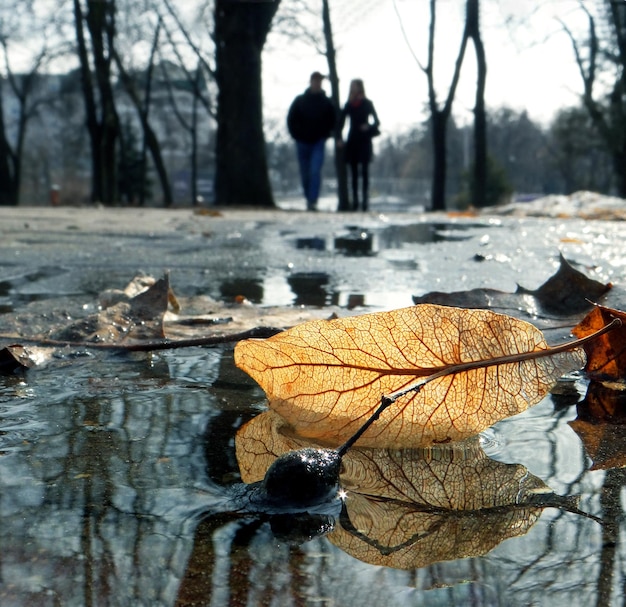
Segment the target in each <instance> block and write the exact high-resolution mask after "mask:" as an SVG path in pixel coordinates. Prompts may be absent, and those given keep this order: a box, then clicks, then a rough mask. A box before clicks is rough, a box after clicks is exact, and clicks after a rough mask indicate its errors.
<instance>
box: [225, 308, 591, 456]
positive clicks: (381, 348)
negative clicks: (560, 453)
mask: <svg viewBox="0 0 626 607" xmlns="http://www.w3.org/2000/svg"><path fill="white" fill-rule="evenodd" d="M547 349H548V346H547V344H546V342H545V339H544V337H543V334H542V333H541V331H539V330H538V329H537V328H535V327H534V326H533V325H531V324H529V323H527V322H524V321H522V320H517V319H515V318H512V317H510V316H505V315H503V314H497V313H495V312H491V311H488V310H463V309H460V308H451V307H445V306H436V305H430V304H424V305H420V306H413V307H410V308H403V309H400V310H394V311H391V312H379V313H375V314H365V315H363V316H356V317H349V318H342V319H335V320H330V321H311V322H308V323H304V324H302V325H298V326H296V327H294V328H293V329H290V330H288V331H285V332H283V333H280V334H278V335H275V336H273V337H271V338H269V339H266V340H247V341H244V342H240V343H239V344H237V347H236V348H235V362H236V364H237V365H238V366H239V367H240V368H242V369H243V370H244V371H246V372H247V373H248V374H250V375H251V376H252V377H253V378H254V379H255V380H256V381H257V382H258V383H259V384H260V385H261V387H262V388H263V389H264V390H265V393H266V394H267V396H268V399H269V405H270V407H271V408H272V409H274V410H275V411H277V412H278V413H279V414H280V415H281V416H282V417H283V418H284V419H286V420H287V421H288V422H289V423H290V424H291V425H292V426H293V427H294V429H295V430H296V432H297V433H298V434H300V435H302V436H305V437H310V438H315V439H317V440H319V441H323V442H326V443H328V444H333V445H337V444H340V443H342V442H344V441H346V440H347V439H348V438H350V437H351V436H352V435H354V433H355V432H356V431H357V430H358V429H359V428H360V427H361V425H362V424H363V423H364V422H365V421H366V420H367V419H368V418H369V417H370V416H371V414H372V413H373V411H374V410H375V409H376V408H377V406H378V404H379V402H380V400H381V396H382V395H391V394H394V393H397V392H398V391H402V390H407V389H410V388H411V386H413V385H414V384H415V382H416V381H417V380H420V378H421V380H425V378H429V380H428V381H427V383H424V385H423V386H422V387H421V389H420V390H417V391H411V392H408V393H406V394H402V395H400V396H399V397H398V398H397V399H395V401H396V402H394V404H392V405H391V406H389V407H388V408H387V409H386V410H385V411H384V412H383V413H382V415H381V416H380V420H379V421H377V422H376V423H374V424H373V426H372V427H370V428H369V429H368V430H367V432H366V433H365V434H364V435H363V437H362V438H361V439H360V440H359V443H358V444H359V445H361V446H379V447H381V446H418V445H428V444H432V443H438V442H449V441H457V440H462V439H464V438H467V437H469V436H474V435H475V434H478V433H479V432H481V431H482V430H484V429H485V428H487V427H489V426H491V425H492V424H494V423H495V422H496V421H498V420H500V419H503V418H505V417H508V416H510V415H515V414H517V413H519V412H521V411H524V410H525V409H526V408H528V407H529V406H531V405H533V404H535V403H537V402H539V401H540V400H541V399H542V398H543V397H544V396H545V395H546V394H547V393H548V391H549V390H550V388H551V386H552V385H553V384H554V383H555V382H556V380H557V379H558V378H559V377H560V376H561V375H563V374H564V373H566V372H569V371H572V370H574V369H578V368H580V367H582V366H583V365H584V363H585V357H584V353H583V351H582V350H581V349H573V350H571V351H567V352H560V353H558V354H554V355H552V356H547V357H542V358H537V359H533V360H516V361H507V362H501V363H499V364H495V363H494V362H493V359H494V358H498V357H503V356H510V355H518V354H522V353H530V352H545V351H546V350H547ZM466 363H479V364H477V365H474V368H467V369H464V370H462V371H458V372H456V371H454V370H453V369H452V367H453V366H454V365H463V364H466ZM448 371H449V372H448ZM434 374H438V376H437V377H436V378H431V377H430V376H432V375H434Z"/></svg>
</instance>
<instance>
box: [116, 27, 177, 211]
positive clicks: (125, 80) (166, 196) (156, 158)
mask: <svg viewBox="0 0 626 607" xmlns="http://www.w3.org/2000/svg"><path fill="white" fill-rule="evenodd" d="M160 30H161V20H160V19H159V20H158V22H157V27H156V29H155V32H154V38H153V41H152V46H151V49H150V58H149V60H148V67H147V68H146V70H145V72H144V81H145V84H144V94H143V100H142V98H141V96H140V93H139V91H138V90H137V84H136V81H135V79H134V78H133V77H132V75H131V74H130V73H129V72H128V71H127V70H126V68H125V67H124V65H123V63H122V60H121V58H120V56H119V53H118V52H117V51H116V49H113V58H114V60H115V65H116V66H117V69H118V72H119V75H120V80H121V82H122V84H123V86H124V89H125V90H126V92H127V94H128V96H129V98H130V100H131V102H132V104H133V106H134V107H135V109H136V110H137V115H138V116H139V121H140V123H141V128H142V132H143V140H142V149H141V168H140V179H141V181H142V183H141V184H139V187H138V191H139V204H140V205H143V204H144V202H145V201H144V197H145V190H146V188H145V183H146V170H147V167H146V152H147V151H148V150H149V151H150V154H151V156H152V161H153V162H154V166H155V169H156V172H157V175H158V176H159V182H160V184H161V192H162V194H163V202H164V204H165V206H171V204H172V189H171V187H170V181H169V177H168V174H167V170H166V169H165V164H164V162H163V156H162V154H161V146H160V144H159V141H158V139H157V136H156V134H155V132H154V130H153V129H152V126H151V124H150V121H149V115H150V105H151V90H152V78H153V71H154V58H155V55H156V51H157V47H158V42H159V33H160Z"/></svg>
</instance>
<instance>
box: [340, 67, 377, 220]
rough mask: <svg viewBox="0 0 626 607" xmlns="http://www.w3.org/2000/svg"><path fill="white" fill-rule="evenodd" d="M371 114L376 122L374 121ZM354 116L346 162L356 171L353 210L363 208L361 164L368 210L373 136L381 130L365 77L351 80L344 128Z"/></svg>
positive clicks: (353, 179)
mask: <svg viewBox="0 0 626 607" xmlns="http://www.w3.org/2000/svg"><path fill="white" fill-rule="evenodd" d="M370 116H371V119H372V121H371V122H370ZM346 117H350V131H349V132H348V140H347V142H346V147H345V159H346V163H347V164H349V165H350V172H351V173H352V209H353V210H354V211H357V210H358V209H359V167H360V168H361V176H362V178H363V197H362V205H363V210H364V211H367V206H368V191H369V163H370V162H371V160H372V137H375V136H376V135H378V134H379V133H380V131H379V130H378V127H379V125H380V121H379V120H378V116H377V115H376V110H375V109H374V104H373V103H372V102H371V101H370V100H369V99H368V98H367V97H366V96H365V87H364V86H363V80H360V79H357V80H353V81H352V82H351V83H350V96H349V98H348V101H347V103H346V105H345V106H344V107H343V110H342V111H341V128H342V129H343V125H344V124H345V121H346Z"/></svg>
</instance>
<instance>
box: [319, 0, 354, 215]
mask: <svg viewBox="0 0 626 607" xmlns="http://www.w3.org/2000/svg"><path fill="white" fill-rule="evenodd" d="M322 20H323V23H324V40H325V42H326V60H327V62H328V76H329V80H330V88H331V99H332V102H333V104H334V106H335V111H336V112H337V119H336V123H335V130H334V137H335V141H338V140H339V139H340V138H341V124H340V120H339V112H340V109H341V101H340V99H339V74H338V72H337V56H336V51H335V43H334V42H333V30H332V23H331V20H330V7H329V5H328V0H323V4H322ZM335 173H336V175H337V198H338V201H337V203H338V204H337V210H338V211H348V210H350V201H349V198H348V172H347V170H346V161H345V148H344V147H343V146H340V147H338V146H337V145H335Z"/></svg>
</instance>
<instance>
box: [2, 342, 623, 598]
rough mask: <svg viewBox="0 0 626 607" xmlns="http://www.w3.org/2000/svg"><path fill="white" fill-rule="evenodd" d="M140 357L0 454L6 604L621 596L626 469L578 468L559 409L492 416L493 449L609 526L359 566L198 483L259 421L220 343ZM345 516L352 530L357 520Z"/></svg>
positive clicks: (53, 411)
mask: <svg viewBox="0 0 626 607" xmlns="http://www.w3.org/2000/svg"><path fill="white" fill-rule="evenodd" d="M150 360H151V363H150V364H146V361H136V362H133V361H132V360H129V359H124V360H123V361H120V360H118V361H115V360H113V361H106V362H105V363H104V364H103V366H102V368H101V374H100V376H98V377H85V378H79V379H80V381H78V382H77V383H76V385H74V384H73V383H68V384H67V385H66V386H65V387H63V389H57V391H56V392H55V391H50V393H49V394H48V395H47V401H46V403H45V404H43V403H42V402H38V407H37V409H36V411H35V412H34V414H35V415H36V419H34V420H33V421H34V422H36V423H37V426H36V428H37V430H36V436H34V435H33V436H32V438H28V436H24V437H23V439H22V440H21V442H20V443H16V444H15V445H14V448H13V449H9V450H6V451H5V454H4V455H3V456H2V457H1V458H0V482H1V483H2V491H1V492H0V512H1V514H2V517H3V526H2V528H1V529H0V536H1V540H2V546H3V550H2V555H0V568H1V570H2V579H3V580H4V583H3V586H2V587H1V588H0V603H1V604H33V605H34V604H42V605H47V604H54V603H53V602H52V601H51V600H49V597H51V596H55V597H57V599H58V600H57V604H63V605H69V606H70V607H73V606H74V605H76V606H78V605H81V606H82V605H135V604H146V605H175V604H178V605H181V606H184V605H190V604H192V603H194V602H195V604H197V605H209V604H220V602H221V603H222V604H228V601H229V600H230V604H253V605H258V604H264V602H265V603H267V602H269V601H271V598H272V597H273V598H274V600H275V601H277V602H279V603H289V602H298V601H299V602H300V603H302V602H305V603H306V602H307V601H309V600H311V601H312V600H316V601H317V602H318V603H319V604H325V602H326V604H331V603H332V602H334V603H336V604H342V602H345V598H346V597H350V602H351V603H352V604H373V603H376V604H385V605H387V606H389V607H395V606H396V605H402V604H406V602H407V601H408V599H407V594H406V593H407V592H409V593H410V596H411V599H410V600H411V601H413V602H416V601H419V600H421V601H422V602H427V601H429V600H430V601H431V604H432V603H433V602H437V601H438V602H439V603H441V604H448V605H451V604H467V603H468V602H469V601H470V600H471V601H473V604H476V605H492V604H498V603H497V601H501V600H502V597H507V604H510V605H528V604H544V605H550V604H553V605H556V604H557V603H556V602H554V601H556V600H557V599H556V598H554V597H558V604H564V603H565V604H566V603H567V602H568V601H569V602H570V604H572V605H578V604H590V605H593V604H596V605H611V604H619V603H618V601H619V600H621V599H620V598H619V596H618V595H619V590H620V586H621V584H622V581H623V579H624V572H623V563H624V562H626V561H625V556H624V548H623V547H622V545H621V544H620V543H619V542H620V539H621V538H620V521H621V520H622V517H623V515H622V510H621V504H620V496H621V493H622V492H623V491H624V489H623V487H624V484H625V483H626V478H625V475H624V473H623V471H622V470H621V469H619V468H616V469H610V470H608V471H606V472H605V471H602V470H598V471H591V472H589V471H588V470H587V469H586V468H587V461H586V458H585V456H584V453H583V451H582V448H581V445H580V441H579V440H578V439H577V437H576V436H575V435H574V433H573V432H572V431H571V430H570V428H568V427H567V425H566V422H567V421H568V419H571V417H572V410H571V409H565V408H561V409H559V410H558V411H556V412H552V413H551V412H547V414H546V412H545V411H544V412H542V411H541V410H539V411H538V413H536V414H535V413H533V412H530V413H529V414H528V415H524V416H521V418H520V419H514V420H511V421H508V422H505V423H503V424H502V425H501V426H498V428H496V434H497V437H498V439H499V440H500V441H501V442H500V449H499V453H498V457H499V459H502V460H503V461H507V462H510V464H513V463H514V462H516V461H522V462H523V463H525V464H526V465H527V466H528V468H529V470H531V472H532V474H535V475H537V476H538V477H540V478H541V479H542V480H543V481H544V482H545V483H546V484H547V485H549V486H550V487H551V488H552V489H557V492H558V493H559V494H562V495H569V494H575V493H580V494H581V495H582V505H581V507H582V508H583V509H585V510H589V511H592V512H598V511H601V512H602V515H603V517H604V519H605V521H606V522H608V524H605V526H604V527H602V528H601V527H600V526H599V525H598V524H597V523H595V522H594V521H592V520H589V519H585V518H583V517H581V516H577V515H575V514H572V513H569V512H564V511H561V510H558V509H549V510H546V511H544V512H543V514H542V515H541V517H540V518H539V520H538V521H537V522H536V523H535V524H534V526H532V528H530V530H529V531H528V533H527V534H526V535H524V536H522V537H517V538H515V539H513V540H508V541H505V542H503V543H501V544H500V545H498V546H496V547H495V548H494V549H493V550H492V551H491V552H489V553H488V554H486V555H484V556H473V557H472V556H466V557H465V558H463V556H462V555H459V556H458V557H457V558H456V560H451V561H440V562H435V563H431V564H424V566H421V567H417V568H416V567H414V566H413V567H408V568H407V569H406V570H400V569H394V568H390V567H383V566H375V565H369V564H366V563H364V562H361V561H358V560H356V559H355V558H353V557H351V556H349V555H348V554H347V553H346V552H344V551H343V550H341V549H339V548H338V547H336V546H334V545H333V544H331V543H330V542H329V541H328V538H327V537H316V538H314V539H312V540H311V541H308V542H304V543H301V544H299V545H294V544H292V543H290V542H289V541H288V540H287V539H286V538H285V537H284V536H283V537H281V538H280V539H277V538H276V537H275V535H274V534H273V533H272V527H271V522H270V521H269V520H267V518H265V517H253V516H242V515H241V514H239V513H220V512H219V507H218V508H217V510H216V511H215V512H214V513H213V514H211V505H215V503H216V501H215V499H214V498H215V496H212V495H204V496H203V495H201V494H200V493H198V492H197V491H196V490H195V487H197V486H198V485H201V486H202V487H204V488H207V489H210V487H211V486H214V485H212V484H211V483H212V482H213V483H218V484H222V483H224V482H226V481H227V482H231V481H232V479H233V478H236V472H237V469H236V466H235V463H234V451H233V444H232V436H233V432H234V430H235V429H236V428H238V427H239V426H241V425H242V424H243V423H244V422H245V421H246V420H247V419H248V418H250V417H251V416H254V415H256V414H257V413H258V407H256V405H255V406H251V405H250V403H251V402H258V396H259V391H258V388H256V387H254V386H253V385H251V384H248V385H247V386H241V385H240V386H239V389H237V385H238V382H239V379H238V375H237V372H236V371H233V368H232V362H231V354H230V352H228V353H227V354H225V355H222V353H221V351H217V350H207V351H205V352H202V353H196V354H193V355H192V354H190V355H188V356H187V355H186V354H185V353H184V352H182V353H177V354H176V356H175V357H174V356H172V357H170V356H169V355H168V354H163V355H159V356H155V357H153V358H151V359H150ZM164 365H167V366H168V368H167V370H166V369H165V368H164ZM57 373H58V371H57ZM68 378H69V376H68ZM189 378H194V379H193V380H190V379H189ZM197 378H200V379H197ZM46 381H47V380H46V376H45V371H43V372H39V374H38V375H33V376H32V378H31V377H29V378H28V379H27V382H28V383H29V384H30V385H29V386H28V389H29V390H31V391H34V392H35V393H41V392H44V391H46V390H47V389H48V386H47V384H46ZM72 381H75V380H72ZM6 385H7V386H9V387H10V389H12V390H16V389H17V388H16V386H15V385H14V384H11V383H7V384H6ZM540 407H546V408H550V407H549V403H548V405H547V406H546V405H540ZM579 417H580V414H579ZM3 419H4V418H3ZM25 440H26V441H27V442H24V441H25ZM3 445H4V444H3ZM490 465H491V464H489V466H490ZM361 469H362V468H361ZM355 470H358V468H356V469H355ZM355 474H356V472H355ZM466 478H467V477H466ZM395 484H396V486H399V485H398V482H397V481H395ZM431 486H432V483H426V484H425V485H424V489H425V490H426V489H428V488H429V487H431ZM418 488H419V487H418ZM352 490H354V488H352ZM369 493H371V491H369ZM598 496H599V498H600V500H601V501H600V503H598V501H597V499H598ZM396 497H398V496H396ZM540 497H541V496H540ZM349 500H350V491H349V497H348V502H347V503H348V504H350V501H349ZM375 503H377V504H378V505H380V502H375ZM355 505H358V504H356V503H355ZM538 507H540V506H538ZM366 508H367V509H366V510H365V512H366V513H369V509H368V508H369V506H366ZM201 511H205V512H206V513H207V514H206V516H205V517H204V518H203V520H201V522H200V523H198V520H197V518H195V517H194V516H192V514H193V513H194V512H201ZM409 514H410V516H413V517H416V516H417V515H418V514H420V513H417V514H416V513H409ZM427 514H429V513H421V515H422V516H425V515H427ZM431 514H432V513H431ZM350 520H351V521H352V523H353V526H354V527H355V528H357V529H358V530H359V532H361V531H363V526H362V524H360V523H359V520H360V519H358V518H354V517H351V518H350ZM400 520H402V521H404V520H408V519H407V518H404V517H403V518H401V519H398V521H400ZM395 526H397V525H395ZM435 529H436V528H435ZM352 538H353V540H352V541H356V540H358V537H355V536H354V534H353V536H352ZM377 541H379V542H380V539H378V540H377ZM394 545H397V544H394ZM370 547H372V546H371V545H370ZM422 552H423V551H422ZM465 554H466V555H467V554H468V553H467V552H466V553H465ZM407 555H408V556H411V554H410V550H408V551H407ZM402 588H404V589H405V591H402V590H401V589H402ZM409 589H411V590H409ZM611 597H612V598H613V603H611ZM552 598H554V601H553V602H550V601H551V600H552Z"/></svg>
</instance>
